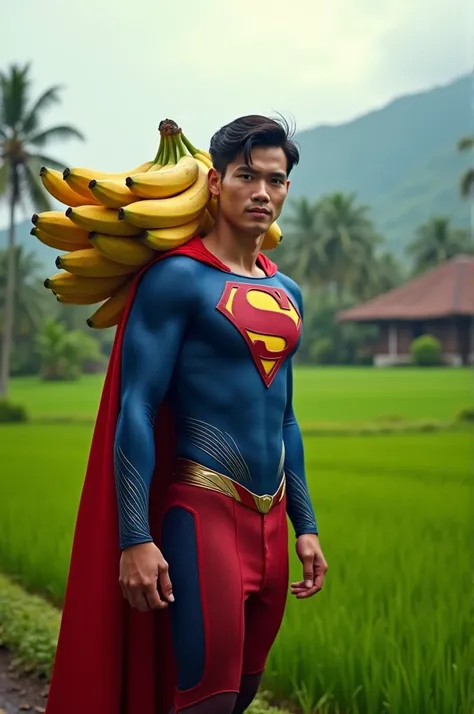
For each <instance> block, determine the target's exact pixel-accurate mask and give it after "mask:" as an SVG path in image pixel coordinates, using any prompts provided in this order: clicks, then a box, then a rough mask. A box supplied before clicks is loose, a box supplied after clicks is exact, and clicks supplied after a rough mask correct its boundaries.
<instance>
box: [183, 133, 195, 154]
mask: <svg viewBox="0 0 474 714" xmlns="http://www.w3.org/2000/svg"><path fill="white" fill-rule="evenodd" d="M181 139H182V141H183V144H184V145H185V147H186V148H187V150H188V151H189V153H190V154H192V156H194V155H195V154H198V153H199V149H196V147H195V146H193V145H192V144H191V142H190V141H189V139H187V138H186V137H185V136H184V134H181Z"/></svg>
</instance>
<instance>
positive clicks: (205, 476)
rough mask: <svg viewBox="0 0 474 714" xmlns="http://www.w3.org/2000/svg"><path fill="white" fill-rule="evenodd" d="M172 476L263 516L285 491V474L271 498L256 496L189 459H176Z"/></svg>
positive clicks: (278, 501) (234, 482)
mask: <svg viewBox="0 0 474 714" xmlns="http://www.w3.org/2000/svg"><path fill="white" fill-rule="evenodd" d="M174 476H175V480H176V481H179V482H180V483H187V484H190V485H192V486H199V487H200V488H207V489H209V490H210V491H217V492H218V493H223V494H224V495H226V496H229V497H230V498H233V499H234V500H235V501H237V502H238V503H242V504H243V505H245V506H248V507H249V508H253V509H254V510H256V511H258V512H259V513H263V514H267V513H269V512H270V511H271V509H272V508H273V507H274V506H276V505H277V504H278V503H280V501H281V500H282V498H283V496H284V495H285V489H286V478H285V474H283V476H282V479H281V481H280V485H279V486H278V488H277V490H276V492H275V493H274V494H273V496H271V495H269V494H265V495H263V496H258V495H257V494H256V493H252V491H249V490H248V488H245V486H242V484H240V483H237V482H236V481H233V480H232V479H231V478H229V477H228V476H224V474H220V473H218V472H217V471H213V470H212V469H209V468H207V467H206V466H202V465H201V464H198V463H197V462H196V461H191V460H190V459H177V461H176V468H175V472H174Z"/></svg>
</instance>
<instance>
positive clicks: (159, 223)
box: [119, 164, 210, 229]
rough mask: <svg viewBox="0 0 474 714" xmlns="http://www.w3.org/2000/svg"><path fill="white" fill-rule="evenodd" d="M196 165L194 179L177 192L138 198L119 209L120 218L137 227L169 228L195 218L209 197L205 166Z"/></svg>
mask: <svg viewBox="0 0 474 714" xmlns="http://www.w3.org/2000/svg"><path fill="white" fill-rule="evenodd" d="M201 166H203V164H200V166H199V173H198V177H197V179H196V181H195V182H194V183H193V185H192V186H190V188H187V189H186V190H185V191H183V192H182V193H180V194H178V195H177V196H172V197H171V198H161V199H150V200H143V201H137V202H136V203H132V204H130V205H129V206H124V207H123V208H120V209H119V218H120V219H125V220H126V221H128V222H129V223H131V224H132V225H134V226H139V227H140V228H147V229H156V228H172V227H174V226H182V225H183V224H185V223H189V222H190V221H192V220H194V219H195V218H198V217H199V216H200V214H201V212H202V211H203V209H204V208H205V207H206V206H207V203H208V201H209V195H210V194H209V188H208V184H207V170H206V171H205V170H204V169H202V168H201Z"/></svg>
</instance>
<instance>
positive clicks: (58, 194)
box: [40, 166, 97, 206]
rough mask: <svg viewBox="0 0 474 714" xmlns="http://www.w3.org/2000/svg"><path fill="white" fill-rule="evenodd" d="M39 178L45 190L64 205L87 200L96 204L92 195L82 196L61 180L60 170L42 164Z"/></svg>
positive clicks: (81, 202)
mask: <svg viewBox="0 0 474 714" xmlns="http://www.w3.org/2000/svg"><path fill="white" fill-rule="evenodd" d="M40 179H41V183H42V184H43V186H44V187H45V189H46V191H47V192H48V193H49V194H50V195H51V196H53V198H55V199H56V200H57V201H60V202H61V203H64V205H65V206H82V205H83V204H84V203H88V202H89V203H90V204H92V205H95V204H97V201H96V199H95V198H94V197H93V196H91V197H90V198H84V196H81V195H80V194H79V193H76V191H73V189H72V188H70V187H69V186H68V185H67V183H66V182H65V181H64V180H63V175H62V173H61V172H60V171H55V170H54V169H48V168H46V166H43V167H42V168H41V171H40Z"/></svg>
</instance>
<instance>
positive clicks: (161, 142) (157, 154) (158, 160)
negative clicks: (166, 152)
mask: <svg viewBox="0 0 474 714" xmlns="http://www.w3.org/2000/svg"><path fill="white" fill-rule="evenodd" d="M163 143H164V142H163V137H162V136H160V145H159V146H158V151H157V152H156V156H155V160H154V161H153V163H154V164H159V163H160V161H161V157H162V155H163V149H164V145H163Z"/></svg>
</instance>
